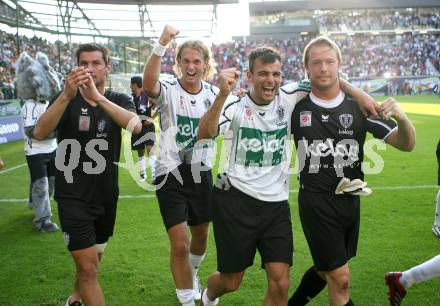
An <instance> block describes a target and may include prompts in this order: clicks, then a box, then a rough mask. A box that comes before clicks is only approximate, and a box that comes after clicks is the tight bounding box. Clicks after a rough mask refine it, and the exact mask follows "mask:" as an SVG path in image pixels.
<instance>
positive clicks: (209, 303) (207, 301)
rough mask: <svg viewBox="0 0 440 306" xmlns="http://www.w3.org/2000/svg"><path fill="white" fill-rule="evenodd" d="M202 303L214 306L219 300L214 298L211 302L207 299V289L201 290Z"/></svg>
mask: <svg viewBox="0 0 440 306" xmlns="http://www.w3.org/2000/svg"><path fill="white" fill-rule="evenodd" d="M202 301H203V305H206V306H215V305H217V304H218V302H219V298H216V299H215V300H214V301H211V300H210V299H209V297H208V288H206V289H205V290H203V294H202Z"/></svg>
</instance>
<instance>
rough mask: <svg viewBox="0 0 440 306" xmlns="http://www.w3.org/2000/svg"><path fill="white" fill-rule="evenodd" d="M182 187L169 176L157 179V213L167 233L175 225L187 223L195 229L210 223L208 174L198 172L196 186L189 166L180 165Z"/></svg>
mask: <svg viewBox="0 0 440 306" xmlns="http://www.w3.org/2000/svg"><path fill="white" fill-rule="evenodd" d="M177 169H178V170H179V173H180V176H181V177H182V180H183V185H182V184H181V183H180V182H179V181H178V180H177V179H176V177H175V176H174V175H173V174H172V173H168V174H167V175H161V176H158V177H157V178H156V180H155V182H154V183H155V185H156V186H158V185H161V184H162V183H163V180H165V179H166V181H165V183H163V185H162V186H161V187H160V188H158V189H157V190H156V197H157V200H158V201H159V206H160V213H161V215H162V220H163V223H164V225H165V228H166V229H167V231H168V230H169V229H170V228H171V227H173V226H174V225H177V224H180V223H182V222H185V221H187V222H188V225H189V226H196V225H200V224H203V223H207V222H209V221H211V216H210V212H209V209H210V202H211V191H212V174H211V170H209V171H201V172H200V183H195V182H194V179H193V176H192V174H191V166H190V165H186V164H182V165H180V166H179V167H178V168H177Z"/></svg>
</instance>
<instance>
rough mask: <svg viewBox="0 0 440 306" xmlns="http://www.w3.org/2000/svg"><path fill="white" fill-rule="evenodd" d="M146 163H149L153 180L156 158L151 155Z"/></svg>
mask: <svg viewBox="0 0 440 306" xmlns="http://www.w3.org/2000/svg"><path fill="white" fill-rule="evenodd" d="M148 161H149V162H150V171H151V176H152V177H153V178H154V177H156V158H155V157H154V155H151V156H150V157H148Z"/></svg>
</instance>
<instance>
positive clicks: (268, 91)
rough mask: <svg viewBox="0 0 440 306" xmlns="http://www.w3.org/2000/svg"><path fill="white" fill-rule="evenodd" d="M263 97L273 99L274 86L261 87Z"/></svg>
mask: <svg viewBox="0 0 440 306" xmlns="http://www.w3.org/2000/svg"><path fill="white" fill-rule="evenodd" d="M262 92H263V96H264V97H265V98H270V99H271V98H273V97H274V96H275V85H273V86H267V85H266V86H264V85H263V91H262Z"/></svg>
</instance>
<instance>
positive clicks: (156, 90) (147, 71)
mask: <svg viewBox="0 0 440 306" xmlns="http://www.w3.org/2000/svg"><path fill="white" fill-rule="evenodd" d="M177 34H179V31H178V30H177V29H176V28H174V27H172V26H170V25H166V26H165V27H164V29H163V32H162V35H161V36H160V38H159V42H158V43H157V44H156V45H155V46H154V48H153V51H152V52H151V55H150V57H149V58H148V60H147V62H146V63H145V67H144V77H143V79H142V86H143V88H144V90H145V91H146V92H147V93H148V95H149V96H150V97H157V96H158V95H159V94H160V84H159V76H160V62H161V57H162V56H163V55H164V54H165V50H166V48H167V46H168V44H169V43H170V42H171V40H172V39H173V38H174V37H175V36H176V35H177Z"/></svg>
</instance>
